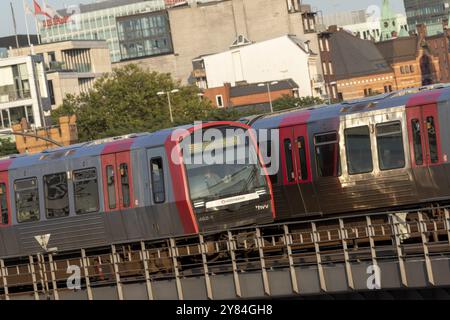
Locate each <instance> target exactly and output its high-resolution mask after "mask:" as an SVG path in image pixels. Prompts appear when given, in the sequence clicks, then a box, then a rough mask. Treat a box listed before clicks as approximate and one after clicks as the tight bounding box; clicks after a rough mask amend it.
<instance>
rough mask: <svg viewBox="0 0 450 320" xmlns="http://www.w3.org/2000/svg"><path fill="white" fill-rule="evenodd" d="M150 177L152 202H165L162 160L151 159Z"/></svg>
mask: <svg viewBox="0 0 450 320" xmlns="http://www.w3.org/2000/svg"><path fill="white" fill-rule="evenodd" d="M150 171H151V176H152V189H153V190H152V191H153V202H154V203H164V202H165V201H166V188H165V185H164V168H163V161H162V158H160V157H159V158H153V159H152V160H151V161H150Z"/></svg>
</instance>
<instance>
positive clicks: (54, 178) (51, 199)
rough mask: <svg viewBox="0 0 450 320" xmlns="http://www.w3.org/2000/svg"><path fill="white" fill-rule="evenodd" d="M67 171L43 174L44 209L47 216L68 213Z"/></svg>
mask: <svg viewBox="0 0 450 320" xmlns="http://www.w3.org/2000/svg"><path fill="white" fill-rule="evenodd" d="M68 190H69V189H68V185H67V173H65V172H62V173H56V174H50V175H47V176H44V193H45V198H44V200H45V211H46V216H47V218H59V217H67V216H68V215H69V193H68Z"/></svg>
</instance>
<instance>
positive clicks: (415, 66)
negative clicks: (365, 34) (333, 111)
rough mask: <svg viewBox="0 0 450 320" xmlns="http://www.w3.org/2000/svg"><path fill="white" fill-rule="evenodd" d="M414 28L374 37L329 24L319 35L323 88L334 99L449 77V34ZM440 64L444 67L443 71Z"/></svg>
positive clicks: (349, 98) (422, 83)
mask: <svg viewBox="0 0 450 320" xmlns="http://www.w3.org/2000/svg"><path fill="white" fill-rule="evenodd" d="M447 37H448V36H447V33H446V34H441V35H435V36H433V37H427V34H426V27H425V26H423V25H422V26H418V29H417V34H412V35H410V36H407V37H397V36H396V35H395V34H394V35H393V38H392V39H390V40H387V41H382V42H378V43H373V42H371V41H368V40H362V39H359V38H357V37H355V36H353V35H351V34H350V33H348V32H347V31H344V30H341V29H338V28H337V27H336V26H332V27H330V28H329V29H328V30H327V31H326V32H323V33H321V34H320V35H319V44H320V47H321V59H322V65H323V69H324V80H325V83H326V89H327V92H328V93H329V94H330V97H331V98H332V99H335V100H351V99H357V98H361V97H364V96H370V95H374V94H379V93H388V92H391V91H394V90H400V89H405V88H410V87H417V86H422V85H428V84H433V83H439V82H447V81H449V80H450V79H449V75H448V67H446V66H448V65H449V61H448V59H449V53H448V38H447ZM441 69H442V70H443V69H445V70H446V71H445V72H444V74H442V75H441Z"/></svg>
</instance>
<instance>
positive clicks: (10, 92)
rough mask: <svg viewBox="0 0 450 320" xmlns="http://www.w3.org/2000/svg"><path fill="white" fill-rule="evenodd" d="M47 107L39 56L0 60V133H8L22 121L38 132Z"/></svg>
mask: <svg viewBox="0 0 450 320" xmlns="http://www.w3.org/2000/svg"><path fill="white" fill-rule="evenodd" d="M50 107H51V104H50V98H49V94H48V88H47V78H46V75H45V70H44V61H43V58H42V57H41V56H19V57H11V58H7V59H0V132H7V131H11V127H12V125H14V124H16V123H19V122H20V121H21V120H22V119H23V118H25V119H26V120H27V121H28V123H29V124H31V126H32V127H34V128H40V127H42V126H43V125H44V123H43V122H44V120H43V119H44V112H45V111H48V110H50Z"/></svg>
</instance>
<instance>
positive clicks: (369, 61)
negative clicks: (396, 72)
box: [329, 30, 392, 80]
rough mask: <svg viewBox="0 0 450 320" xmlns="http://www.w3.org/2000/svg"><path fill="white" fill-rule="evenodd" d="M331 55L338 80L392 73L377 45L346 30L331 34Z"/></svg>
mask: <svg viewBox="0 0 450 320" xmlns="http://www.w3.org/2000/svg"><path fill="white" fill-rule="evenodd" d="M329 34H330V43H331V48H332V50H331V55H332V57H331V58H332V60H333V61H339V62H340V63H336V64H335V66H334V67H335V70H334V71H335V74H336V79H338V80H341V79H347V78H349V76H350V77H359V76H365V75H370V74H380V73H387V72H391V71H392V69H391V67H389V64H388V63H387V61H386V59H385V58H384V57H383V55H382V54H381V53H380V51H379V50H378V48H377V47H376V45H375V44H374V43H373V42H372V41H369V40H362V39H360V38H358V37H355V36H353V35H352V34H350V33H348V32H347V31H344V30H339V31H337V32H333V33H329Z"/></svg>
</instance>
